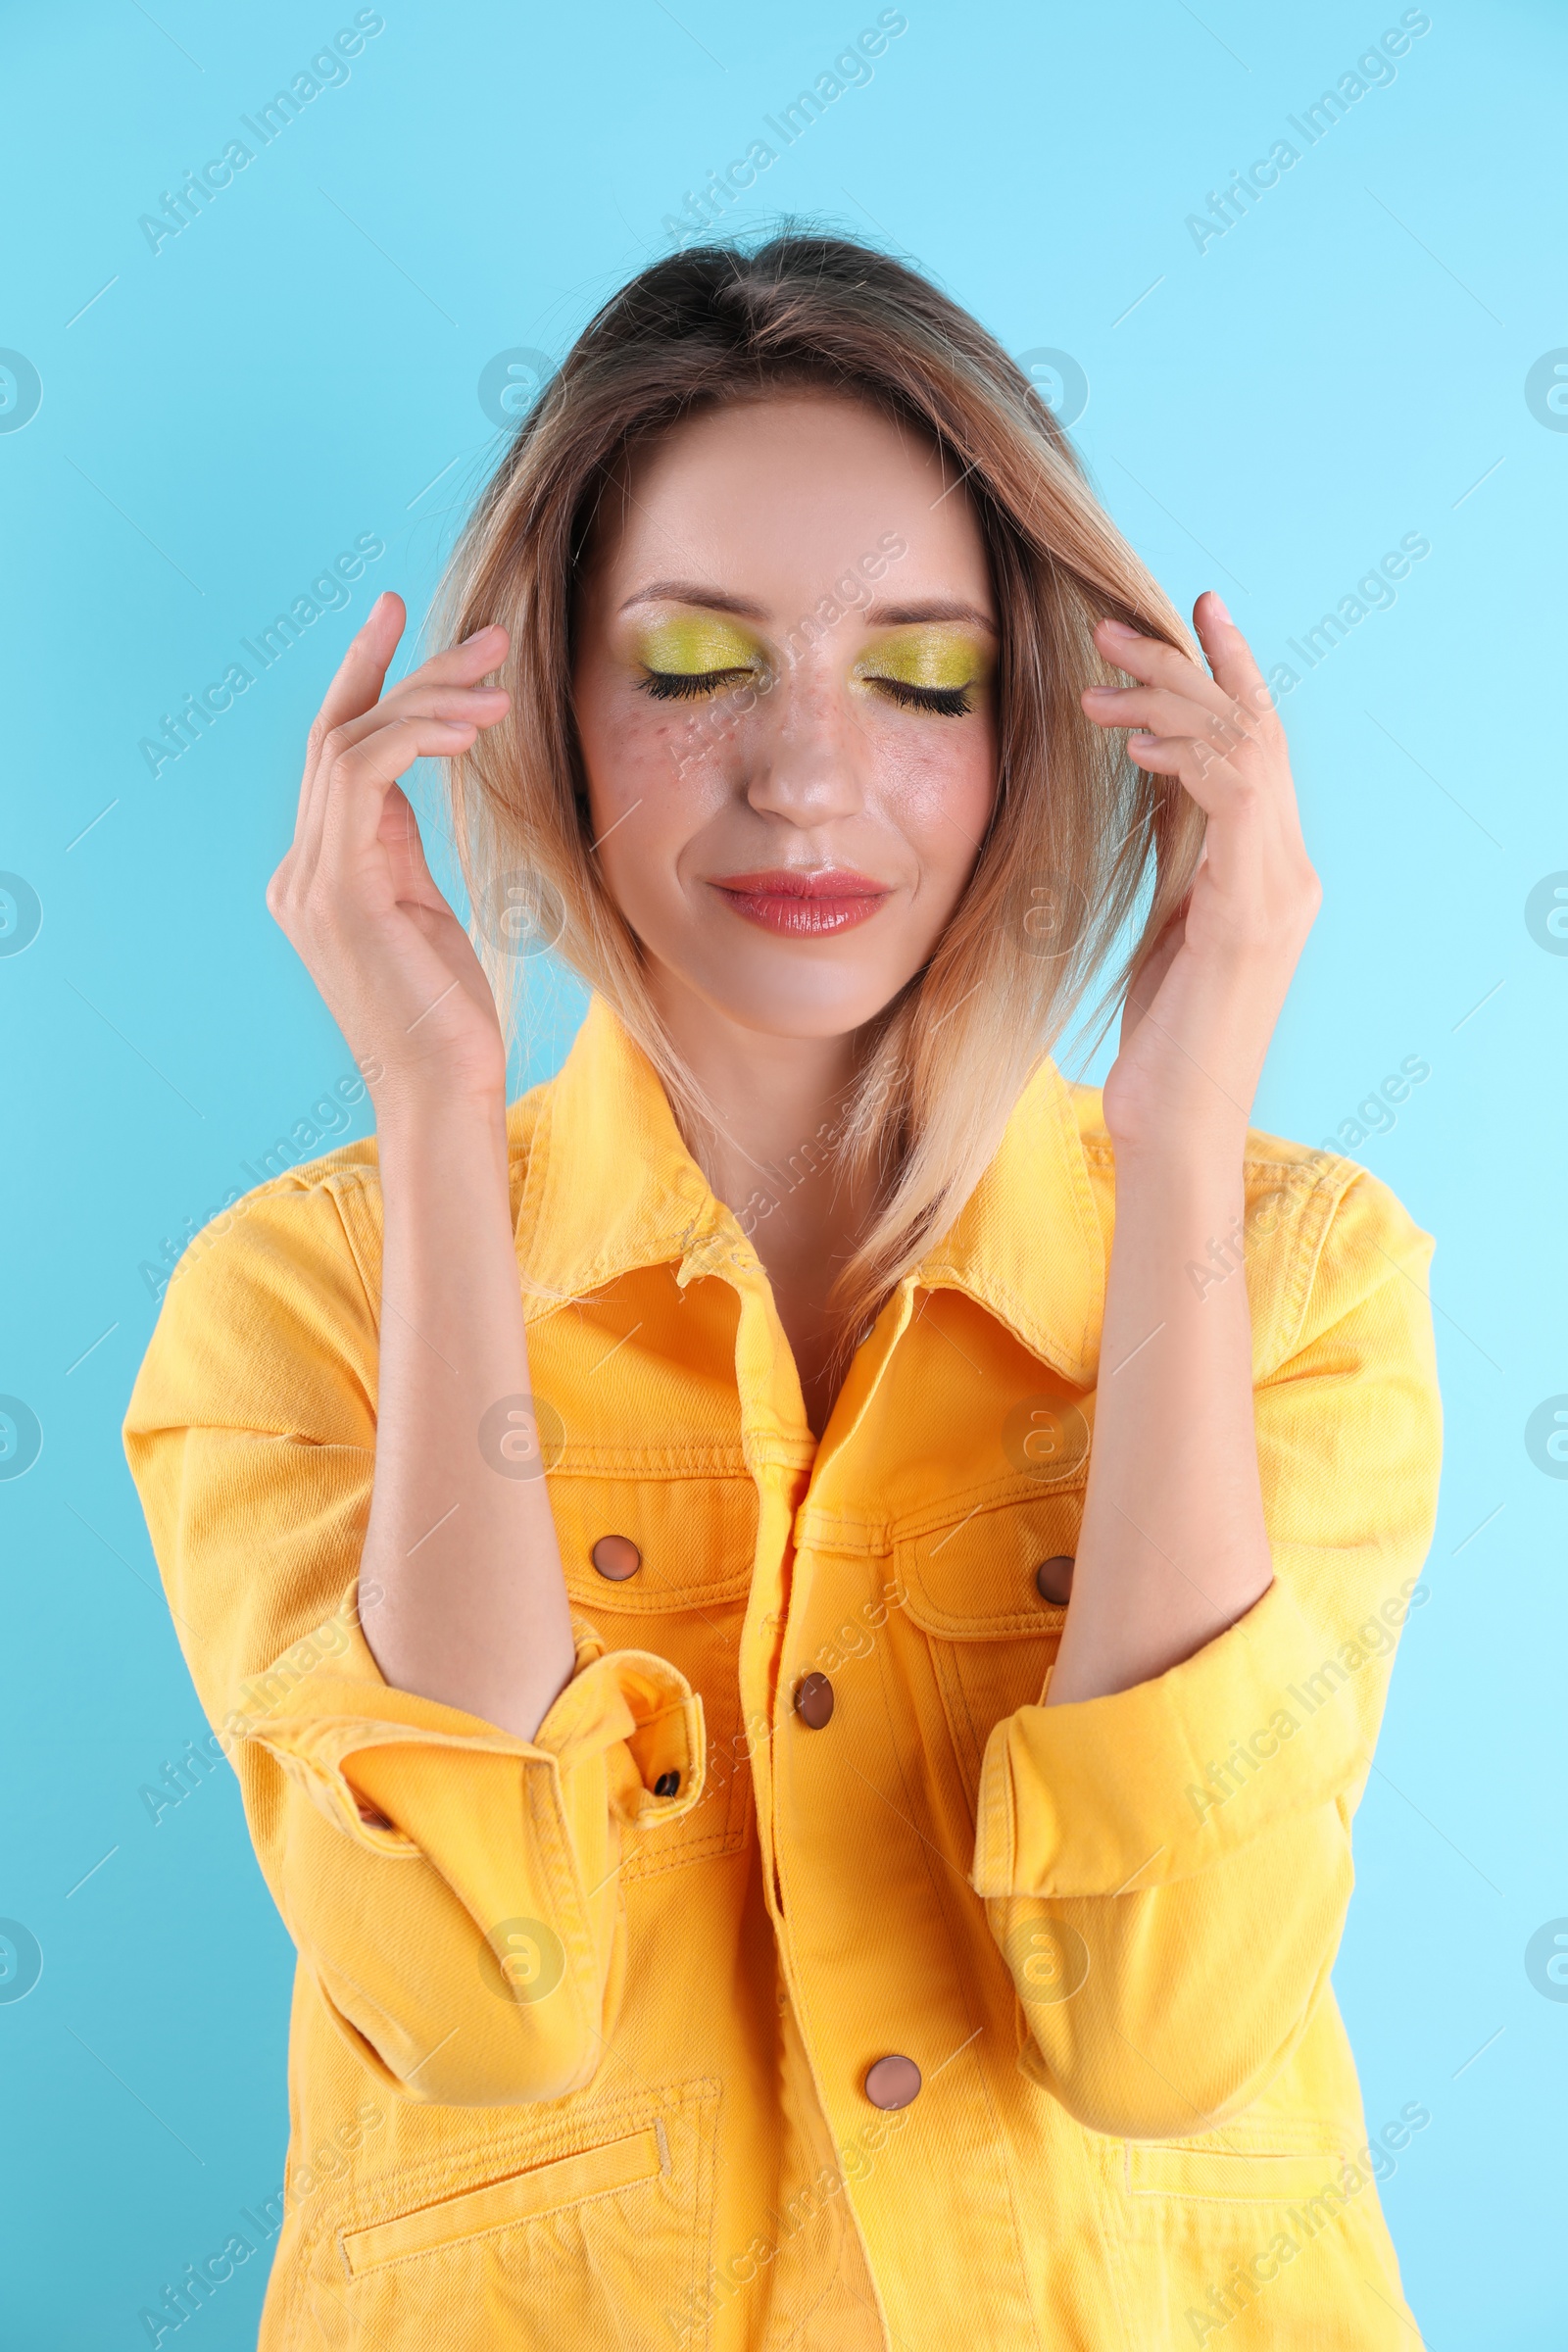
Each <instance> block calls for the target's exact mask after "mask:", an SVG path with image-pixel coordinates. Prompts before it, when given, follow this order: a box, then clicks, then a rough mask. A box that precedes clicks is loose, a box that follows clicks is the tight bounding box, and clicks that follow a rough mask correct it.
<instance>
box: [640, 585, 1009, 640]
mask: <svg viewBox="0 0 1568 2352" xmlns="http://www.w3.org/2000/svg"><path fill="white" fill-rule="evenodd" d="M662 604H669V605H695V606H696V607H697V608H698V609H699V610H700V611H702V612H705V613H736V614H738V615H739V617H740V618H742V619H743V620H762V621H765V620H766V619H767V617H768V613H767V608H766V606H765V605H760V604H759V603H758V602H757V601H756V599H755V598H754V597H746V596H730V595H729V594H727V593H726V591H725V590H724V589H722V588H714V587H711V586H709V585H708V584H707V583H706V582H704V581H701V580H654V581H653V582H652V583H651V584H650V585H649V586H648V587H646V588H639V589H638V591H637V593H636V595H635V596H628V597H627V599H626V601H625V603H624V604H623V605H622V606H621V608H620V610H621V611H622V613H629V612H630V611H631V609H632V607H633V606H634V605H662ZM851 610H854V608H853V607H852V608H851ZM863 618H864V619H865V620H866V621H867V622H868V623H869V624H870V626H871V627H872V628H877V629H885V628H913V627H916V626H917V625H918V624H919V623H921V622H922V621H933V620H966V621H969V622H971V623H972V624H973V626H974V627H976V628H979V629H985V630H987V631H988V632H989V634H990V635H991V636H993V637H995V636H996V635H997V634H998V631H997V624H996V622H995V621H994V620H993V619H992V618H991V617H990V615H989V614H988V613H982V612H980V611H979V609H978V607H976V606H974V605H966V604H964V603H963V602H962V600H961V599H959V598H957V597H950V596H933V597H925V598H923V599H921V600H920V601H919V602H918V603H915V604H907V605H868V606H866V607H865V609H864V613H863Z"/></svg>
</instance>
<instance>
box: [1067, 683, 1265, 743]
mask: <svg viewBox="0 0 1568 2352" xmlns="http://www.w3.org/2000/svg"><path fill="white" fill-rule="evenodd" d="M1195 674H1196V673H1195ZM1220 699H1221V701H1222V702H1223V703H1224V706H1225V707H1224V709H1223V710H1216V709H1214V708H1213V707H1212V706H1211V705H1209V704H1206V703H1201V702H1199V701H1197V700H1196V698H1195V697H1194V696H1193V695H1191V694H1185V693H1178V692H1177V691H1176V690H1175V689H1174V688H1173V687H1169V686H1091V687H1088V688H1086V690H1085V692H1084V696H1083V705H1084V709H1085V710H1086V711H1087V712H1088V714H1089V716H1090V717H1091V718H1092V719H1093V720H1094V721H1095V723H1096V725H1097V726H1101V727H1138V728H1141V729H1142V730H1143V731H1144V732H1146V733H1149V734H1155V735H1182V736H1192V737H1195V738H1197V739H1199V740H1201V741H1202V742H1206V743H1209V744H1212V745H1213V747H1214V749H1215V750H1216V751H1219V752H1223V753H1224V754H1225V755H1226V757H1227V758H1229V757H1230V755H1231V754H1232V753H1234V752H1237V751H1239V750H1240V749H1241V747H1242V745H1243V744H1244V743H1250V742H1252V741H1253V740H1254V738H1253V736H1252V734H1251V732H1250V729H1249V726H1248V723H1247V714H1246V712H1245V711H1242V710H1241V709H1239V708H1238V706H1237V705H1236V704H1234V703H1233V702H1232V701H1231V699H1230V697H1229V696H1228V695H1225V696H1222V697H1221V698H1220Z"/></svg>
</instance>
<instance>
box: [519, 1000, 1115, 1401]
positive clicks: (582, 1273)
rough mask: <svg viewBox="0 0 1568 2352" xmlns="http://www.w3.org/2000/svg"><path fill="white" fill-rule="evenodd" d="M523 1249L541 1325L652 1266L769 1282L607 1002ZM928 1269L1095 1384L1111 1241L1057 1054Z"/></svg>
mask: <svg viewBox="0 0 1568 2352" xmlns="http://www.w3.org/2000/svg"><path fill="white" fill-rule="evenodd" d="M515 1239H516V1250H517V1258H518V1262H519V1265H520V1266H521V1267H522V1269H523V1271H524V1273H525V1274H526V1275H527V1276H528V1277H529V1285H530V1293H531V1294H532V1295H529V1296H527V1297H526V1312H527V1315H528V1318H529V1320H530V1321H537V1320H539V1319H540V1318H541V1317H543V1316H545V1315H547V1314H550V1313H551V1312H553V1311H554V1310H555V1308H556V1307H557V1306H558V1305H559V1304H561V1303H562V1302H563V1301H564V1300H565V1299H577V1298H581V1297H583V1296H585V1295H586V1294H588V1293H589V1292H592V1291H596V1290H599V1289H600V1288H602V1287H603V1286H604V1285H605V1284H607V1283H610V1282H613V1281H615V1280H616V1279H617V1278H618V1277H619V1276H620V1275H622V1274H627V1273H630V1272H632V1271H634V1270H635V1269H637V1268H640V1267H643V1266H651V1265H658V1264H661V1263H663V1262H665V1261H668V1260H672V1259H673V1260H677V1261H679V1264H680V1274H679V1279H680V1280H681V1281H683V1282H684V1281H686V1280H688V1279H690V1278H691V1276H693V1275H695V1274H699V1273H704V1272H722V1273H723V1274H724V1275H725V1276H726V1277H727V1279H729V1280H731V1281H732V1282H734V1283H736V1284H737V1287H765V1276H764V1275H763V1274H762V1271H761V1267H760V1261H759V1260H758V1257H757V1253H756V1251H755V1250H754V1249H753V1248H752V1245H751V1243H750V1242H749V1241H748V1240H747V1238H746V1236H745V1235H744V1233H743V1232H742V1230H741V1227H740V1225H739V1223H738V1221H737V1220H736V1218H735V1216H734V1213H733V1211H732V1210H730V1209H729V1208H728V1207H727V1206H726V1205H725V1204H724V1202H723V1201H719V1200H717V1199H716V1198H715V1196H714V1194H713V1192H712V1190H711V1187H710V1185H709V1183H708V1180H707V1178H706V1177H705V1176H704V1175H703V1172H702V1170H701V1169H700V1168H699V1167H698V1165H697V1163H696V1161H695V1160H694V1159H693V1157H692V1155H691V1153H690V1152H688V1150H687V1148H686V1145H685V1144H684V1142H683V1141H682V1139H681V1135H680V1130H679V1129H678V1128H677V1126H676V1124H675V1119H674V1115H673V1113H672V1112H671V1110H670V1107H669V1102H668V1099H667V1097H666V1096H665V1093H664V1089H663V1086H662V1083H661V1081H660V1078H659V1075H658V1072H657V1071H656V1070H655V1069H654V1066H653V1064H652V1063H651V1062H650V1061H649V1059H648V1057H647V1055H646V1054H644V1053H643V1051H642V1049H641V1047H640V1046H638V1045H637V1044H636V1042H635V1041H634V1040H633V1039H632V1038H631V1037H630V1036H629V1035H628V1033H627V1032H626V1030H625V1029H624V1028H623V1027H622V1025H621V1023H620V1021H619V1020H618V1019H617V1017H616V1016H615V1014H614V1013H613V1010H612V1009H611V1007H610V1005H609V1004H608V1003H607V1002H606V1000H605V999H604V998H603V997H601V996H599V995H598V994H597V993H595V995H594V996H593V997H592V998H591V1000H590V1003H589V1006H588V1013H587V1017H586V1019H585V1020H584V1022H583V1025H582V1027H581V1029H580V1030H579V1032H578V1034H577V1038H576V1042H575V1043H574V1044H573V1046H572V1049H571V1051H570V1053H569V1054H567V1056H566V1058H565V1061H564V1063H563V1064H562V1067H561V1070H560V1072H559V1073H558V1075H557V1076H556V1077H555V1078H554V1079H552V1080H551V1081H550V1082H549V1083H548V1085H546V1086H545V1087H543V1088H542V1089H541V1090H540V1109H539V1113H538V1118H537V1124H536V1126H535V1128H534V1132H533V1139H532V1147H531V1150H530V1151H529V1154H528V1169H527V1176H526V1180H525V1182H524V1186H523V1192H522V1198H521V1201H520V1203H519V1207H518V1213H517V1223H516V1235H515ZM913 1279H914V1281H915V1282H916V1283H917V1284H920V1285H922V1286H924V1287H925V1288H927V1289H951V1290H957V1291H961V1292H963V1293H965V1294H966V1296H968V1297H969V1298H971V1299H974V1300H975V1301H976V1302H977V1303H978V1304H979V1305H981V1306H983V1307H985V1308H986V1309H987V1310H988V1311H989V1312H990V1313H992V1314H994V1315H995V1316H996V1317H997V1318H998V1320H999V1321H1000V1322H1002V1323H1004V1324H1005V1325H1006V1326H1007V1328H1008V1329H1009V1330H1010V1331H1011V1332H1012V1333H1013V1335H1014V1336H1015V1337H1016V1338H1017V1339H1018V1340H1019V1341H1020V1342H1021V1343H1022V1344H1023V1346H1024V1347H1026V1348H1029V1349H1030V1351H1031V1352H1032V1353H1034V1354H1036V1355H1039V1356H1041V1357H1042V1358H1044V1359H1045V1360H1046V1361H1047V1362H1048V1363H1051V1364H1053V1365H1054V1367H1055V1368H1056V1369H1057V1370H1058V1371H1059V1372H1060V1373H1061V1374H1062V1375H1063V1377H1064V1378H1065V1379H1067V1380H1068V1381H1070V1382H1071V1383H1072V1384H1073V1385H1074V1386H1075V1387H1078V1388H1089V1387H1091V1386H1093V1383H1094V1380H1095V1375H1096V1369H1097V1366H1098V1361H1099V1352H1100V1328H1101V1319H1102V1314H1103V1300H1104V1285H1105V1250H1104V1241H1103V1235H1102V1231H1101V1225H1100V1218H1099V1215H1098V1213H1097V1210H1096V1207H1095V1201H1094V1195H1093V1192H1092V1189H1091V1186H1090V1180H1089V1171H1088V1165H1087V1162H1086V1159H1085V1155H1084V1148H1083V1142H1082V1138H1081V1136H1080V1132H1079V1124H1078V1116H1077V1110H1076V1107H1075V1102H1074V1094H1073V1090H1072V1089H1071V1088H1070V1087H1069V1086H1068V1085H1067V1083H1066V1081H1065V1080H1064V1079H1063V1078H1062V1076H1061V1074H1060V1072H1059V1071H1058V1070H1057V1068H1056V1065H1055V1063H1054V1061H1051V1060H1049V1059H1047V1060H1045V1061H1043V1062H1042V1064H1041V1066H1040V1068H1039V1069H1038V1070H1037V1071H1036V1073H1035V1075H1034V1076H1033V1078H1031V1080H1030V1081H1029V1084H1028V1085H1027V1086H1026V1088H1025V1089H1024V1091H1023V1093H1022V1095H1021V1096H1020V1097H1019V1099H1018V1102H1017V1104H1016V1106H1015V1107H1014V1110H1013V1113H1012V1116H1011V1118H1010V1119H1009V1120H1008V1123H1007V1126H1006V1129H1005V1133H1004V1136H1003V1140H1002V1143H1001V1145H1000V1146H999V1148H998V1151H997V1152H996V1155H995V1157H994V1158H993V1160H992V1162H991V1164H990V1166H989V1167H988V1168H987V1170H986V1172H985V1174H984V1175H983V1176H982V1177H981V1179H980V1182H979V1184H978V1185H977V1186H976V1188H975V1190H974V1192H973V1193H972V1195H971V1196H970V1198H969V1200H968V1201H966V1202H965V1204H964V1206H963V1208H962V1210H961V1211H960V1212H959V1214H958V1216H957V1218H956V1220H955V1222H954V1224H953V1226H952V1228H951V1229H950V1231H949V1232H948V1233H947V1234H946V1235H944V1237H943V1238H942V1239H941V1240H940V1241H939V1242H937V1243H936V1244H935V1245H934V1247H933V1248H932V1249H931V1250H928V1251H927V1252H926V1254H925V1256H924V1257H923V1258H922V1259H921V1260H920V1263H919V1265H918V1266H917V1267H916V1268H915V1269H914V1274H913Z"/></svg>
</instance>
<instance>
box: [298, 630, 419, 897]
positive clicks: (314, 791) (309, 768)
mask: <svg viewBox="0 0 1568 2352" xmlns="http://www.w3.org/2000/svg"><path fill="white" fill-rule="evenodd" d="M407 619H408V611H407V608H406V607H405V605H404V602H403V599H402V597H400V596H398V595H396V594H395V593H394V592H393V591H392V590H391V589H390V588H389V589H385V590H383V592H382V594H381V595H380V596H378V597H377V598H376V600H375V602H374V604H373V605H372V606H371V607H370V610H369V613H368V616H367V618H366V620H365V623H364V625H363V627H362V628H360V629H359V630H358V631H357V632H356V634H355V637H354V639H353V642H352V643H351V645H350V646H349V650H348V652H347V653H346V654H345V655H344V657H343V660H342V662H340V663H339V664H338V670H337V675H336V676H335V677H334V678H333V680H332V683H331V685H330V686H329V687H328V688H327V690H326V694H325V696H324V698H323V700H322V703H321V708H320V709H319V711H318V712H317V713H316V716H315V718H314V719H312V721H311V731H310V734H309V735H308V736H307V738H306V743H305V772H304V775H303V776H302V777H301V779H300V798H299V806H298V808H297V809H296V810H295V812H294V854H295V859H296V862H297V863H298V864H299V865H300V866H301V867H302V869H303V870H304V871H305V872H306V873H307V874H308V873H309V872H310V870H311V869H312V868H313V867H314V865H315V863H316V858H317V857H318V855H319V849H320V840H321V753H322V747H323V746H324V744H325V743H326V740H327V737H328V736H329V735H331V734H332V733H333V732H334V730H335V729H336V728H338V727H340V726H344V725H346V724H347V723H348V722H349V721H350V720H351V719H354V718H357V717H359V716H360V715H361V714H362V713H363V712H365V711H370V710H373V709H374V707H375V700H376V697H377V695H378V694H379V693H380V691H381V686H382V681H383V680H384V679H385V677H386V673H387V666H388V664H389V662H391V660H392V656H393V655H394V654H395V653H396V651H397V649H398V643H399V640H400V639H401V638H402V635H403V629H404V624H405V622H406V621H407Z"/></svg>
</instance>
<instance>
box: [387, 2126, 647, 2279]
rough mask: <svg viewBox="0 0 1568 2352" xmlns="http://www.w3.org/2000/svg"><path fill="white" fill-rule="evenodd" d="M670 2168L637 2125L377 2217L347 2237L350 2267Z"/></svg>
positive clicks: (503, 2223) (520, 2218)
mask: <svg viewBox="0 0 1568 2352" xmlns="http://www.w3.org/2000/svg"><path fill="white" fill-rule="evenodd" d="M664 2169H665V2167H664V2160H663V2151H662V2147H661V2144H660V2135H659V2132H658V2131H657V2130H656V2129H655V2128H654V2127H652V2126H650V2127H649V2129H648V2130H647V2131H633V2132H632V2133H631V2134H630V2135H629V2136H628V2137H627V2138H625V2139H613V2140H611V2141H609V2142H608V2143H607V2144H606V2145H605V2146H604V2147H601V2148H584V2149H582V2150H581V2151H580V2152H579V2153H578V2154H577V2155H575V2156H558V2157H557V2158H556V2160H555V2162H554V2163H553V2164H538V2165H535V2166H534V2167H533V2168H532V2170H531V2171H529V2172H526V2173H514V2174H513V2175H512V2176H511V2177H510V2179H508V2180H487V2181H486V2182H485V2184H484V2186H483V2187H482V2188H470V2189H466V2190H465V2191H464V2192H463V2194H462V2195H461V2196H456V2197H443V2198H442V2200H441V2202H440V2203H439V2204H437V2205H421V2206H420V2207H419V2208H418V2209H417V2212H414V2213H404V2214H400V2215H399V2216H398V2218H397V2220H396V2221H393V2222H378V2223H376V2224H375V2225H374V2227H373V2228H371V2229H352V2230H349V2231H348V2232H346V2234H345V2235H344V2238H343V2258H344V2261H345V2262H346V2263H347V2264H348V2268H349V2271H350V2274H351V2275H352V2276H353V2277H355V2278H358V2277H359V2276H360V2275H361V2273H362V2272H365V2271H371V2270H375V2269H376V2268H377V2267H378V2266H379V2265H380V2264H382V2263H386V2262H402V2261H405V2260H406V2259H407V2258H408V2256H410V2255H411V2254H428V2253H431V2252H433V2251H434V2250H435V2249H436V2248H437V2247H439V2246H449V2245H452V2244H454V2243H455V2242H456V2241H457V2240H458V2239H460V2238H467V2237H482V2236H484V2235H485V2233H486V2232H487V2231H489V2230H492V2229H511V2228H512V2227H513V2226H514V2225H515V2223H517V2222H528V2221H532V2220H533V2219H534V2218H535V2216H536V2215H538V2214H541V2213H553V2212H555V2211H556V2210H557V2208H558V2207H560V2206H563V2205H580V2204H581V2203H582V2202H583V2201H584V2199H585V2198H588V2197H600V2196H604V2195H606V2194H608V2193H609V2192H610V2191H611V2190H613V2189H617V2188H634V2187H635V2186H636V2185H637V2183H638V2182H639V2181H640V2180H654V2179H655V2178H656V2177H657V2176H658V2175H659V2174H660V2173H662V2171H663V2170H664Z"/></svg>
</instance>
